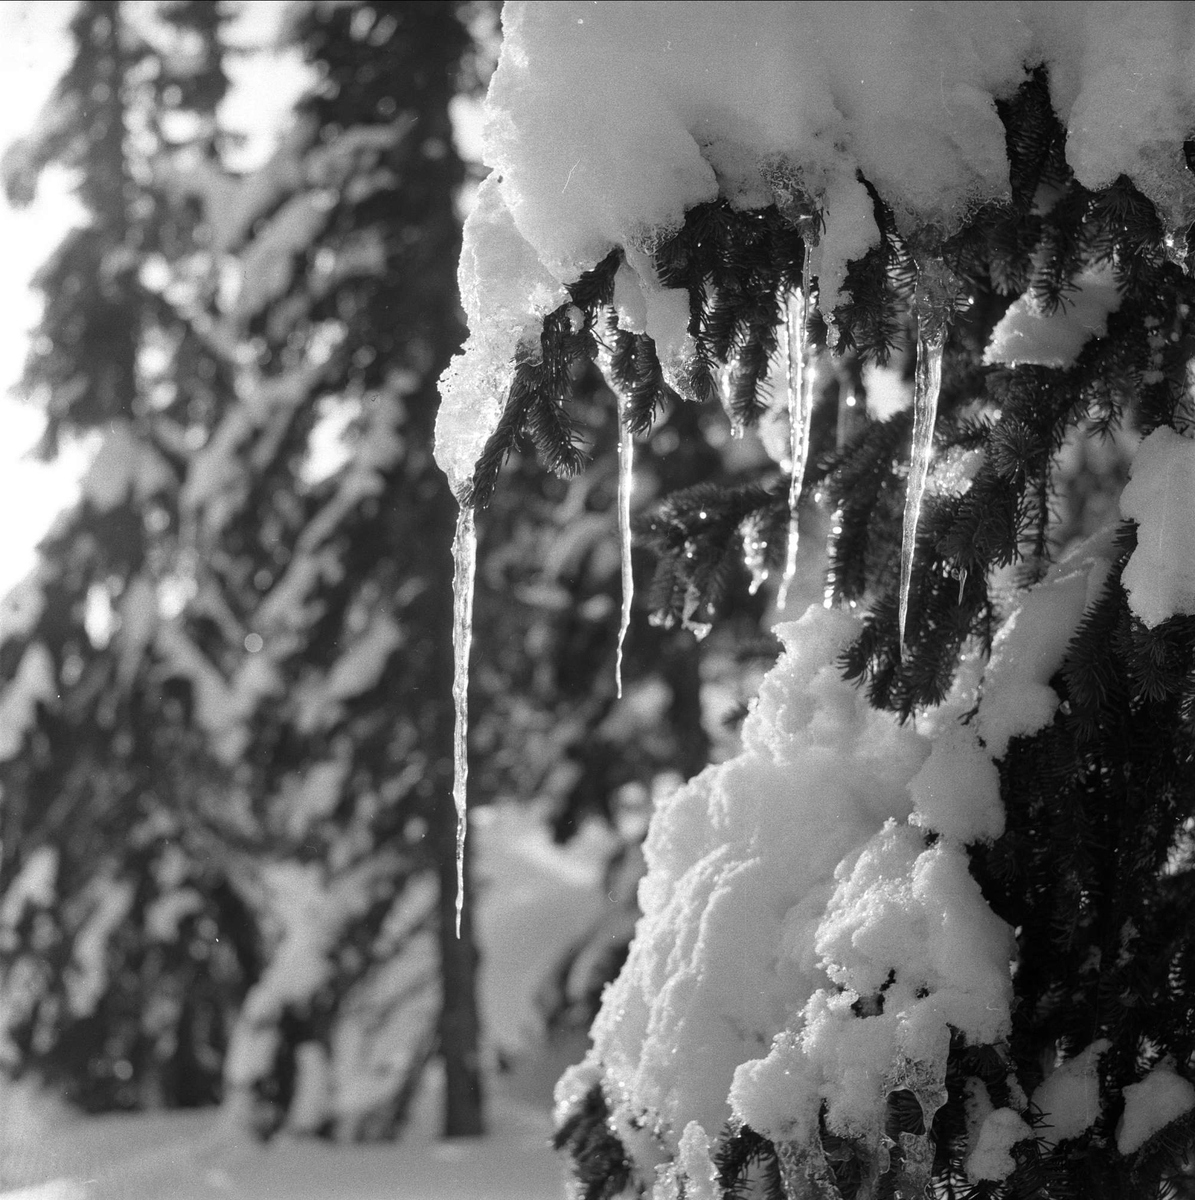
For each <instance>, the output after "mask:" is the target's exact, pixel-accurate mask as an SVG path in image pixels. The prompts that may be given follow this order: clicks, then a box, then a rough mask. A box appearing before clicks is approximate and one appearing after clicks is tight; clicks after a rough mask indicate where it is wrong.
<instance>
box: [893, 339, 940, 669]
mask: <svg viewBox="0 0 1195 1200" xmlns="http://www.w3.org/2000/svg"><path fill="white" fill-rule="evenodd" d="M945 345H946V330H945V328H942V329H936V330H933V331H929V332H926V331H923V330H921V329H919V330H918V332H917V368H916V373H915V375H914V378H913V454H912V458H911V460H910V462H909V482H908V488H907V490H906V493H905V515H904V522H903V529H902V532H901V539H900V616H899V620H900V644H901V645H902V646H903V645H904V644H905V624H906V623H907V621H908V617H909V587H910V584H911V582H912V578H913V555H914V554H915V552H916V550H917V526H918V524H919V523H920V519H921V500H922V497H923V496H924V495H925V483H926V480H927V479H928V477H929V464H930V459H931V458H932V457H933V451H934V422H935V420H936V419H937V416H938V393H939V392H940V391H941V388H942V350H943V348H944V347H945Z"/></svg>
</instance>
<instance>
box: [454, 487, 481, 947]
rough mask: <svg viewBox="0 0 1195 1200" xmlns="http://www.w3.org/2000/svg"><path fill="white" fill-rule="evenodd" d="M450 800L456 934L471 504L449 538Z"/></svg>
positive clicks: (472, 568) (465, 771) (463, 823)
mask: <svg viewBox="0 0 1195 1200" xmlns="http://www.w3.org/2000/svg"><path fill="white" fill-rule="evenodd" d="M452 559H453V565H454V570H453V576H452V701H453V705H454V706H455V709H456V725H455V728H454V730H453V743H452V770H453V774H452V800H453V803H454V804H455V806H456V936H457V937H458V938H459V937H460V936H461V916H462V914H463V913H464V910H465V833H466V831H467V829H468V808H467V806H466V795H467V791H468V781H469V649H470V647H471V646H472V644H473V582H474V577H475V575H476V573H477V529H476V526H475V523H474V518H473V506H472V505H471V504H462V505H461V509H460V512H459V513H458V514H457V518H456V537H455V538H453V540H452Z"/></svg>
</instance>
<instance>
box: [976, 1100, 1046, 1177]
mask: <svg viewBox="0 0 1195 1200" xmlns="http://www.w3.org/2000/svg"><path fill="white" fill-rule="evenodd" d="M1032 1137H1033V1130H1032V1129H1030V1128H1029V1126H1028V1125H1027V1124H1026V1123H1025V1119H1024V1118H1023V1117H1022V1116H1021V1115H1020V1113H1018V1112H1014V1111H1013V1110H1012V1109H1011V1108H997V1109H993V1110H992V1111H991V1112H990V1113H988V1115H987V1117H985V1118H984V1122H983V1124H982V1125H981V1126H980V1127H979V1137H978V1139H977V1141H976V1145H975V1149H974V1150H972V1151H971V1153H970V1154H969V1155H968V1156H967V1178H968V1179H970V1180H971V1182H972V1183H977V1182H978V1181H979V1180H981V1179H993V1180H995V1179H1007V1178H1008V1176H1009V1175H1011V1174H1012V1172H1013V1169H1014V1168H1015V1167H1016V1162H1015V1161H1014V1160H1013V1157H1012V1148H1013V1146H1015V1145H1016V1144H1017V1142H1024V1141H1028V1140H1029V1139H1030V1138H1032Z"/></svg>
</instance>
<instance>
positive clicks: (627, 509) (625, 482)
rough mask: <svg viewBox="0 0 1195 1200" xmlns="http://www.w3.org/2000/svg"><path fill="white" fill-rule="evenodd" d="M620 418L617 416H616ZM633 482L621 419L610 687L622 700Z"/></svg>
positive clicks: (630, 595) (629, 441)
mask: <svg viewBox="0 0 1195 1200" xmlns="http://www.w3.org/2000/svg"><path fill="white" fill-rule="evenodd" d="M620 416H621V414H620ZM634 483H635V439H634V438H633V437H632V436H631V431H630V429H628V428H627V425H626V422H625V420H620V421H619V426H618V558H619V567H620V572H619V573H620V576H621V579H622V605H621V608H620V610H619V617H618V646H617V649H616V650H615V655H614V687H615V691H616V692H617V693H618V698H619V699H620V700H621V699H622V648H623V645H624V643H625V642H626V638H627V632H628V631H629V630H630V628H631V603H632V601H633V600H634V598H635V574H634V571H633V570H632V569H631V492H632V490H633V488H634Z"/></svg>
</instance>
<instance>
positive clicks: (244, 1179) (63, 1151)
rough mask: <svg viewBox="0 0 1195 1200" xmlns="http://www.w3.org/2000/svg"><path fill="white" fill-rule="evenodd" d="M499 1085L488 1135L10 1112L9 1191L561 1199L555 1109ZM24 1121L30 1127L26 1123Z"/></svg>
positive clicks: (250, 1198)
mask: <svg viewBox="0 0 1195 1200" xmlns="http://www.w3.org/2000/svg"><path fill="white" fill-rule="evenodd" d="M504 1093H505V1089H504V1088H501V1086H500V1085H499V1086H498V1087H495V1088H492V1089H491V1123H492V1126H493V1132H492V1133H491V1135H490V1136H489V1137H487V1138H483V1139H478V1140H469V1141H457V1142H445V1141H441V1140H438V1139H436V1138H434V1137H432V1136H429V1133H428V1131H427V1130H424V1129H413V1130H411V1131H410V1133H409V1135H408V1136H407V1137H406V1138H405V1139H404V1140H403V1141H402V1142H399V1143H397V1144H395V1145H388V1146H364V1147H362V1146H347V1147H341V1146H331V1145H327V1144H325V1143H319V1142H315V1141H312V1140H310V1139H304V1140H300V1139H276V1140H275V1141H274V1142H272V1143H270V1144H269V1145H266V1146H261V1145H259V1144H257V1143H254V1142H251V1141H249V1140H248V1139H246V1138H243V1137H240V1136H238V1135H237V1134H236V1133H234V1132H233V1131H230V1130H228V1129H226V1128H224V1126H223V1124H222V1122H221V1121H220V1119H219V1118H218V1116H217V1115H216V1114H214V1113H212V1112H199V1113H168V1114H162V1115H158V1116H137V1117H124V1116H120V1117H92V1118H75V1119H73V1120H63V1119H61V1118H59V1119H56V1120H51V1121H50V1122H49V1123H48V1124H46V1125H43V1126H41V1127H40V1128H34V1127H32V1126H33V1122H31V1121H29V1122H21V1121H6V1122H5V1124H6V1128H5V1130H4V1133H3V1138H4V1142H5V1146H4V1151H3V1155H2V1157H0V1178H3V1179H4V1180H5V1181H6V1182H10V1183H11V1184H12V1185H13V1186H12V1187H9V1188H6V1190H4V1191H3V1192H0V1197H3V1200H101V1198H102V1200H200V1198H201V1197H202V1198H203V1200H217V1198H218V1200H395V1198H400V1200H508V1198H509V1200H514V1198H515V1197H519V1198H520V1200H559V1198H560V1197H561V1196H563V1194H564V1187H563V1175H562V1167H561V1164H560V1162H559V1160H558V1159H557V1156H556V1155H555V1154H554V1153H553V1152H552V1151H551V1150H550V1149H549V1148H548V1145H547V1137H548V1133H549V1128H548V1117H547V1112H546V1110H545V1109H544V1108H543V1107H541V1106H537V1105H535V1104H533V1103H531V1102H529V1101H527V1100H524V1099H516V1098H514V1097H512V1096H510V1095H509V1093H506V1094H504ZM22 1124H23V1125H24V1126H25V1128H24V1129H22V1128H21V1125H22Z"/></svg>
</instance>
